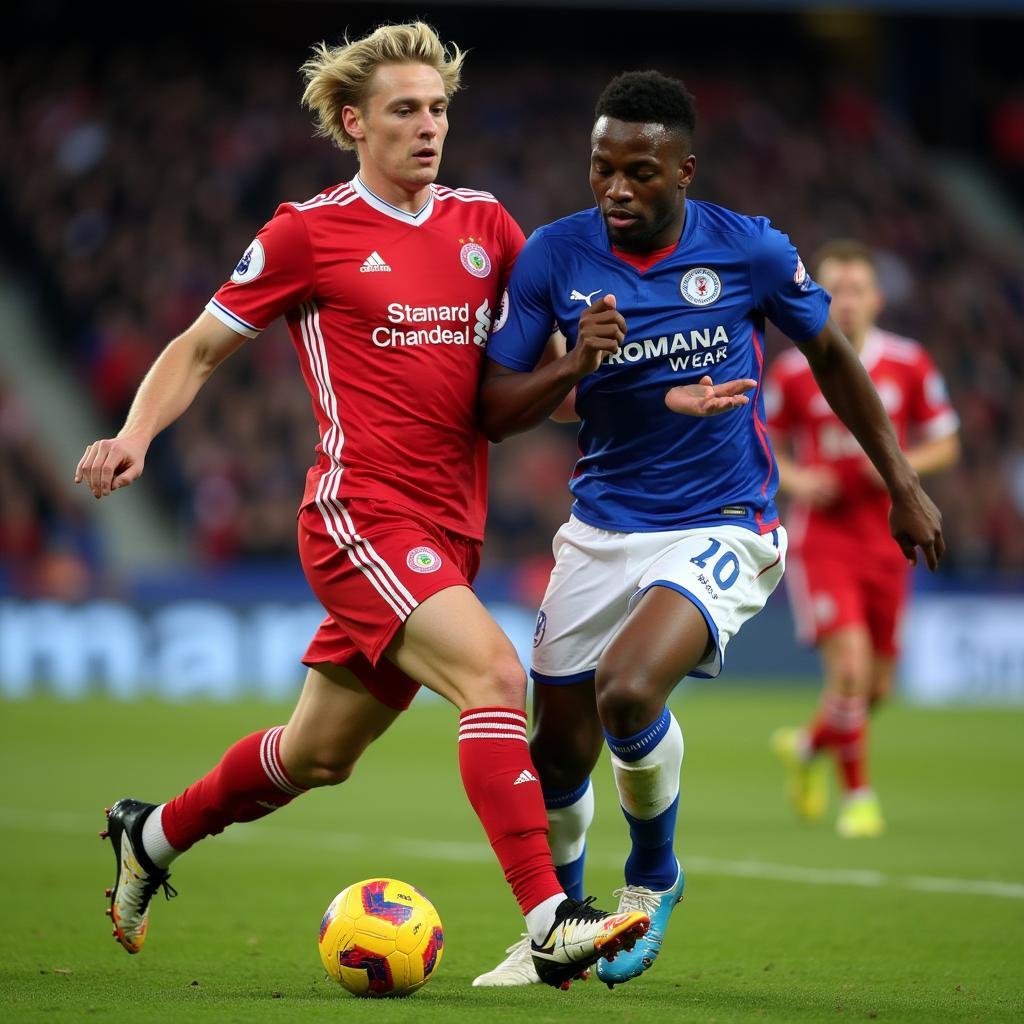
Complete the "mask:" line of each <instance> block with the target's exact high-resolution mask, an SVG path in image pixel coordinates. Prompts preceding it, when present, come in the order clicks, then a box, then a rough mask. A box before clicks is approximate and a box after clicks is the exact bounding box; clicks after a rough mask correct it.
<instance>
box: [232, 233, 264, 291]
mask: <svg viewBox="0 0 1024 1024" xmlns="http://www.w3.org/2000/svg"><path fill="white" fill-rule="evenodd" d="M265 262H266V256H265V255H264V252H263V245H262V243H261V242H260V240H259V239H258V238H254V239H253V240H252V242H251V243H250V245H249V248H248V249H246V250H245V254H244V255H243V256H242V258H241V259H240V260H239V261H238V265H237V266H236V267H235V271H234V273H233V274H232V275H231V280H232V281H234V282H235V284H248V283H249V282H250V281H255V280H256V278H257V277H259V276H260V274H262V273H263V265H264V263H265Z"/></svg>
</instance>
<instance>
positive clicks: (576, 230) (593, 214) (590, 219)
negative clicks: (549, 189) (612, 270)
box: [533, 206, 604, 245]
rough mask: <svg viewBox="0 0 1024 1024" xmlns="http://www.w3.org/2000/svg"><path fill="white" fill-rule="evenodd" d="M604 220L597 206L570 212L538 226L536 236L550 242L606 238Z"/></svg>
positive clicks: (569, 242)
mask: <svg viewBox="0 0 1024 1024" xmlns="http://www.w3.org/2000/svg"><path fill="white" fill-rule="evenodd" d="M603 225H604V222H603V221H602V220H601V214H600V211H599V210H598V209H597V207H596V206H595V207H591V208H590V209H588V210H579V211H578V212H576V213H570V214H569V215H568V216H567V217H559V218H558V220H553V221H552V222H551V223H550V224H545V225H544V226H543V227H539V228H537V230H536V231H535V232H534V233H533V234H534V236H535V237H537V238H542V239H544V240H545V241H547V242H549V243H553V244H556V245H559V244H563V245H564V244H572V243H573V242H577V241H579V240H580V239H601V240H602V241H603V239H604V233H603Z"/></svg>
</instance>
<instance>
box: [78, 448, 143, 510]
mask: <svg viewBox="0 0 1024 1024" xmlns="http://www.w3.org/2000/svg"><path fill="white" fill-rule="evenodd" d="M148 447H149V445H148V444H146V443H145V442H143V441H140V440H138V439H137V438H131V437H112V438H107V439H106V440H103V441H94V442H93V443H92V444H91V445H89V447H88V448H86V449H85V454H84V455H83V456H82V458H81V459H80V460H79V462H78V467H77V468H76V469H75V483H76V484H78V483H84V484H85V486H86V487H88V488H89V490H90V491H92V493H93V496H94V497H96V498H103V497H106V495H108V494H110V493H111V492H112V491H116V490H117V489H118V488H119V487H127V486H128V485H129V484H130V483H132V482H133V481H135V480H137V479H138V478H139V476H140V475H141V473H142V466H143V464H144V463H145V461H146V449H147V448H148Z"/></svg>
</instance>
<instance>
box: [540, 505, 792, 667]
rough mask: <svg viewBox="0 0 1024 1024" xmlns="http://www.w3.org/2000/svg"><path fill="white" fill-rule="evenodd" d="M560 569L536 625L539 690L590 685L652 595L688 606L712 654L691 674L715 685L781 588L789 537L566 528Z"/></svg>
mask: <svg viewBox="0 0 1024 1024" xmlns="http://www.w3.org/2000/svg"><path fill="white" fill-rule="evenodd" d="M552 548H553V550H554V555H555V568H554V570H553V571H552V573H551V579H550V581H549V582H548V589H547V592H546V593H545V594H544V600H543V601H542V602H541V606H540V612H539V614H538V615H537V628H536V630H535V631H534V636H533V648H534V650H533V666H532V670H531V674H532V675H533V678H534V679H535V680H536V681H537V682H539V683H551V684H555V685H557V684H567V683H579V682H583V681H585V680H587V679H592V678H593V676H594V673H595V671H596V669H597V663H598V660H599V659H600V657H601V654H602V652H603V651H604V649H605V647H607V646H608V643H609V642H610V641H611V639H612V638H613V637H614V636H615V634H616V633H617V632H618V631H619V629H620V628H621V627H622V625H623V623H624V622H625V621H626V616H627V615H629V613H630V611H632V609H633V608H634V607H635V606H636V604H637V602H638V601H639V600H640V598H641V597H642V596H643V595H644V594H645V593H646V592H647V591H648V590H649V589H650V588H651V587H668V588H670V589H671V590H675V591H677V592H678V593H680V594H682V595H684V596H685V597H687V598H689V599H690V600H691V601H692V602H693V603H694V604H695V605H696V606H697V609H698V611H700V613H701V614H702V615H703V616H704V619H705V620H706V622H707V624H708V630H709V631H710V633H711V637H712V639H713V640H714V645H713V646H714V650H713V651H712V652H711V653H710V654H709V655H708V657H707V658H705V660H704V661H702V662H701V663H700V664H699V665H697V666H696V668H694V669H693V671H692V672H691V673H690V674H691V675H694V676H699V677H700V678H702V679H713V678H714V677H715V676H717V675H718V674H719V673H720V672H721V671H722V664H723V661H724V658H725V647H726V645H727V644H728V643H729V641H730V640H731V639H732V637H733V636H735V635H736V633H738V632H739V629H740V626H742V625H743V623H744V622H746V621H747V619H749V618H751V617H752V616H754V615H756V614H757V613H758V612H759V611H760V610H761V609H762V608H763V607H764V603H765V601H767V600H768V596H769V595H770V594H771V592H772V591H773V590H774V589H775V587H776V586H777V585H778V582H779V580H781V579H782V573H783V570H784V569H785V565H786V531H785V530H784V529H783V528H782V527H781V526H780V527H778V528H777V529H775V530H773V531H772V532H771V533H767V534H765V535H764V536H760V535H758V534H756V533H754V532H753V531H751V530H747V529H744V528H743V527H742V526H728V525H726V526H702V527H699V528H697V529H694V530H670V531H664V532H657V533H616V532H613V531H611V530H600V529H598V528H597V527H595V526H588V525H587V524H586V523H583V522H581V521H580V520H579V519H577V518H576V517H575V516H571V517H570V518H569V522H567V523H566V524H565V525H564V526H563V527H562V528H561V529H560V530H559V531H558V533H557V534H555V539H554V542H553V544H552Z"/></svg>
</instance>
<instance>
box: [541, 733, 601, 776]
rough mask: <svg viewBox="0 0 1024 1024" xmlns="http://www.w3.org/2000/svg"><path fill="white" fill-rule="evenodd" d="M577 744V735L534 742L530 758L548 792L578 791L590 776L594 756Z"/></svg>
mask: <svg viewBox="0 0 1024 1024" xmlns="http://www.w3.org/2000/svg"><path fill="white" fill-rule="evenodd" d="M576 741H577V735H576V733H572V734H571V735H566V736H559V737H557V738H552V739H541V738H539V737H538V736H534V738H533V740H531V742H530V757H531V759H532V760H533V764H534V767H535V768H536V769H537V773H538V774H539V775H540V781H541V784H542V785H543V786H544V788H545V789H575V788H576V787H577V786H579V785H580V784H581V783H582V782H583V780H584V779H585V778H587V776H589V775H590V772H591V771H592V770H593V767H594V757H593V755H592V753H591V751H590V750H589V749H584V748H583V746H582V745H581V744H580V743H579V742H576Z"/></svg>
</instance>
